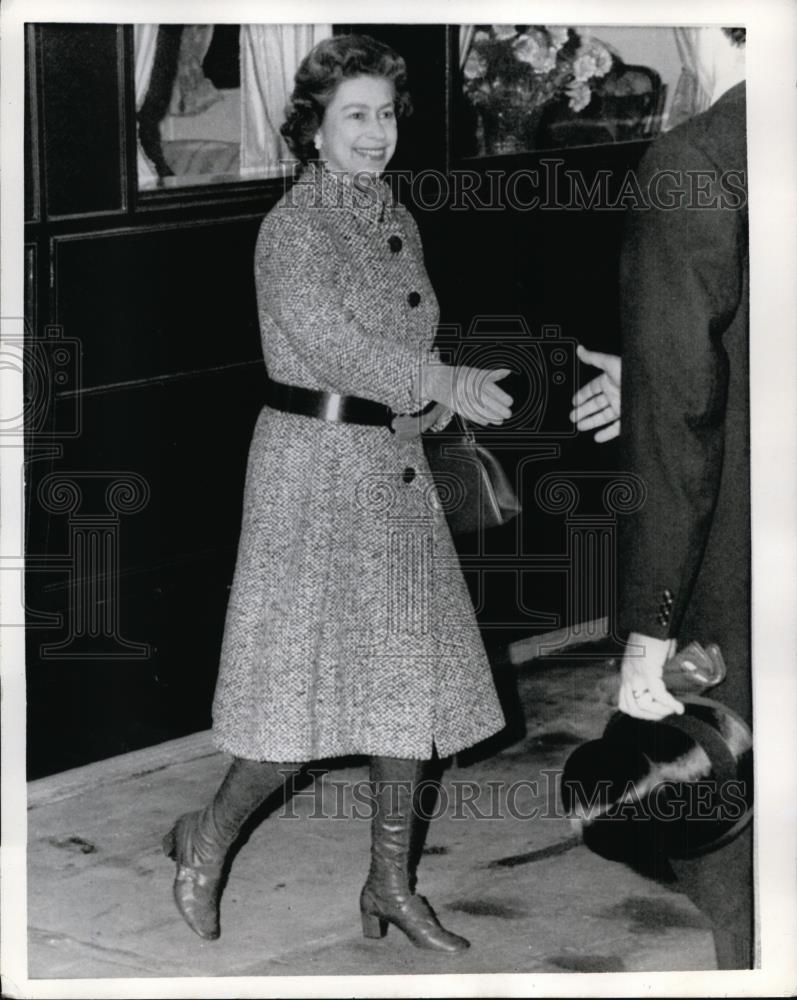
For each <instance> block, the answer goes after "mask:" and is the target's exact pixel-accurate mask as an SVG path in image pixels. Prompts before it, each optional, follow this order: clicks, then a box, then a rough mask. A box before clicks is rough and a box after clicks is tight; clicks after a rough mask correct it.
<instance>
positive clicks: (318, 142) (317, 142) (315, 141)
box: [313, 135, 321, 151]
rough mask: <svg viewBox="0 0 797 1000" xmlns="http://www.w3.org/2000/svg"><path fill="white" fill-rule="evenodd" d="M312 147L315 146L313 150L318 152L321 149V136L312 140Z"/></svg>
mask: <svg viewBox="0 0 797 1000" xmlns="http://www.w3.org/2000/svg"><path fill="white" fill-rule="evenodd" d="M313 145H314V146H315V148H316V149H317V150H319V151H320V149H321V136H320V135H317V136H316V137H315V139H313Z"/></svg>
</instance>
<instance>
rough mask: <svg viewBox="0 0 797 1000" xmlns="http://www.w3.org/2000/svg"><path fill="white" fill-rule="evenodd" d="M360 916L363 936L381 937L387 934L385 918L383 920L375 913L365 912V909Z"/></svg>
mask: <svg viewBox="0 0 797 1000" xmlns="http://www.w3.org/2000/svg"><path fill="white" fill-rule="evenodd" d="M360 916H361V917H362V922H363V937H367V938H383V937H384V936H385V934H387V920H383V919H382V917H380V916H377V914H375V913H366V912H365V910H363V911H362V912H361V914H360Z"/></svg>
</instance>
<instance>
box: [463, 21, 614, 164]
mask: <svg viewBox="0 0 797 1000" xmlns="http://www.w3.org/2000/svg"><path fill="white" fill-rule="evenodd" d="M612 63H613V57H612V54H611V52H610V51H609V49H608V48H607V47H606V46H605V45H604V44H603V43H602V42H600V41H598V40H597V39H595V38H582V37H581V36H580V35H579V34H578V32H576V31H574V30H573V29H572V28H563V27H553V26H550V25H507V24H493V25H486V26H481V27H479V28H478V29H477V30H476V32H475V34H474V36H473V41H472V43H471V47H470V51H469V53H468V56H467V59H466V60H465V64H464V66H463V76H464V92H465V95H466V96H467V98H468V99H469V101H470V103H471V105H472V106H473V107H474V108H475V109H476V110H477V112H478V113H479V115H480V117H481V120H482V129H483V133H484V134H483V136H482V139H483V140H484V143H483V144H484V145H485V146H486V147H487V150H486V151H487V152H505V151H512V147H513V145H516V144H517V143H518V142H519V143H520V144H521V146H525V147H527V148H533V132H534V130H535V128H536V126H537V124H538V122H539V117H540V113H541V110H542V109H543V108H544V107H545V105H547V104H548V103H549V102H551V101H554V100H557V99H560V98H566V99H567V103H568V106H569V108H570V110H571V111H573V112H576V113H578V112H580V111H583V110H584V109H585V108H586V107H587V106H588V105H589V103H590V101H591V100H592V97H593V94H594V92H595V90H596V89H597V86H598V81H600V80H601V79H602V78H603V77H605V76H606V74H607V73H608V72H609V71H610V70H611V68H612ZM502 146H503V147H505V148H501V147H502ZM496 147H498V148H496ZM506 147H508V148H506Z"/></svg>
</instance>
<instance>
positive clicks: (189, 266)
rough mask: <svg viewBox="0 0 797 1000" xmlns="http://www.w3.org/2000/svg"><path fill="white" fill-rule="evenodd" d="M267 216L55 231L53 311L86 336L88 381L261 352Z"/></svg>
mask: <svg viewBox="0 0 797 1000" xmlns="http://www.w3.org/2000/svg"><path fill="white" fill-rule="evenodd" d="M260 221H261V216H260V215H259V214H258V215H256V216H254V217H252V218H246V219H243V220H229V221H226V222H220V223H209V222H208V223H203V222H199V221H193V222H191V223H188V222H186V223H185V224H184V225H182V226H180V225H174V226H170V227H164V228H149V229H144V228H143V227H139V228H138V229H130V230H127V231H122V232H118V233H95V234H87V235H81V236H69V237H66V238H58V239H56V240H55V246H54V265H55V308H54V318H55V321H56V322H58V323H59V324H61V325H62V326H63V328H64V333H65V335H66V336H69V337H78V338H80V340H81V342H82V345H83V386H82V387H83V388H96V387H97V386H101V385H107V384H109V383H110V384H113V383H117V382H121V381H129V380H134V379H147V378H157V377H161V376H164V375H172V374H174V373H176V372H188V371H194V370H197V369H205V368H213V367H215V366H218V365H229V364H234V363H236V362H241V361H251V360H256V359H259V358H260V356H261V352H260V339H259V333H258V326H257V313H256V303H255V288H254V277H253V273H254V272H253V254H254V245H255V240H256V238H257V231H258V227H259V225H260Z"/></svg>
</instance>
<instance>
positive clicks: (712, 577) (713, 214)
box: [618, 83, 752, 943]
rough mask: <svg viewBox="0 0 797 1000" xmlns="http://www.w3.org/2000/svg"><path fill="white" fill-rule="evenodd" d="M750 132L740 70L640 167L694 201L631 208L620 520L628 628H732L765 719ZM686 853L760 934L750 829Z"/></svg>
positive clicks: (706, 897)
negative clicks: (631, 490) (758, 678)
mask: <svg viewBox="0 0 797 1000" xmlns="http://www.w3.org/2000/svg"><path fill="white" fill-rule="evenodd" d="M745 138H746V133H745V85H744V83H740V84H737V85H736V86H735V87H732V88H731V89H730V90H729V91H727V92H726V93H725V94H724V95H723V96H722V97H721V98H720V99H719V100H718V101H717V102H716V103H715V104H714V105H713V106H712V107H711V108H709V109H708V110H707V111H706V112H704V113H703V114H701V115H697V116H696V117H695V118H693V119H691V120H689V121H687V122H685V123H684V124H682V125H680V126H678V127H677V128H675V129H673V130H672V131H671V132H668V133H667V134H666V135H664V136H663V137H661V138H660V139H658V140H657V141H656V142H655V143H654V144H653V146H652V147H651V148H650V150H648V152H647V153H646V155H645V157H644V159H643V161H642V164H641V166H640V181H641V183H642V188H643V190H644V189H645V188H649V186H650V182H651V181H652V180H653V179H654V178H656V176H657V175H658V176H659V177H664V178H665V179H666V172H667V171H670V172H671V175H675V176H674V179H671V180H670V181H669V185H670V189H669V190H667V189H666V188H665V186H664V184H662V185H660V188H659V192H660V195H661V197H662V201H664V198H665V197H667V199H668V200H669V198H670V197H673V198H675V196H677V195H683V200H682V202H681V203H680V207H670V208H664V209H662V208H656V207H653V208H649V209H642V210H639V211H634V212H632V213H631V216H630V217H629V219H628V223H627V230H626V236H625V244H624V250H623V257H622V269H621V296H622V334H623V376H622V377H623V384H622V398H623V431H622V434H621V446H622V452H623V455H624V459H625V461H624V463H623V464H624V466H625V467H626V468H629V469H631V470H633V471H634V472H636V473H638V474H639V475H640V476H641V477H642V479H643V480H644V483H645V487H646V490H647V499H646V502H645V504H644V505H643V506H642V507H641V508H640V509H639V510H638V511H637V512H636V513H634V514H633V515H631V516H628V517H623V518H621V521H620V526H619V546H620V566H619V570H620V594H619V607H618V611H619V620H620V624H621V626H622V627H623V628H625V629H627V630H633V631H637V632H641V633H643V634H646V635H653V636H657V637H659V638H670V637H676V638H677V639H678V642H679V646H680V645H684V644H685V643H687V642H689V641H690V640H692V639H696V640H698V641H699V642H701V643H704V644H705V643H709V642H716V643H718V644H719V646H720V648H721V650H722V652H723V655H724V657H725V660H726V663H727V667H728V674H727V678H726V680H725V681H724V682H723V683H722V684H720V685H719V686H717V687H716V688H714V689H713V690H712V691H711V696H712V697H715V698H717V699H718V700H719V701H722V702H723V703H724V704H726V705H728V706H729V707H731V708H733V709H735V710H736V711H737V712H738V713H739V714H740V715H741V716H742V717H743V718H745V719H746V721H747V722H748V724H750V725H752V704H751V669H750V668H751V662H750V455H749V419H750V407H749V374H748V372H749V360H748V354H749V346H748V340H749V262H748V252H747V228H748V227H747V201H746V187H745V185H746V143H745ZM690 172H691V173H690ZM677 178H680V180H678V179H677ZM695 178H699V179H700V187H701V188H702V191H701V193H700V194H699V195H696V194H695V189H694V186H693V185H694V183H695ZM626 414H627V415H628V419H626ZM673 867H674V868H675V869H676V872H677V874H678V877H679V880H680V881H681V882H682V885H683V888H684V890H685V891H686V892H687V894H688V895H690V897H691V898H692V899H693V900H694V901H695V902H696V903H697V905H698V906H700V907H701V908H702V909H704V911H705V912H706V913H707V914H708V915H709V916H710V917H711V918H712V919H713V920H714V922H715V925H717V926H718V927H720V928H724V929H725V930H729V929H732V930H733V932H734V933H735V934H736V935H737V937H738V938H739V939H740V940H745V941H747V942H748V943H749V940H750V926H751V908H752V900H751V894H750V882H751V842H750V832H749V829H748V831H747V834H745V835H744V836H742V837H740V838H738V839H737V840H735V841H733V842H732V843H731V844H730V845H728V846H727V847H724V848H722V849H720V850H719V851H717V852H715V853H713V854H709V855H707V856H706V857H703V858H697V859H691V860H689V861H683V862H681V861H679V862H674V863H673Z"/></svg>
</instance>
